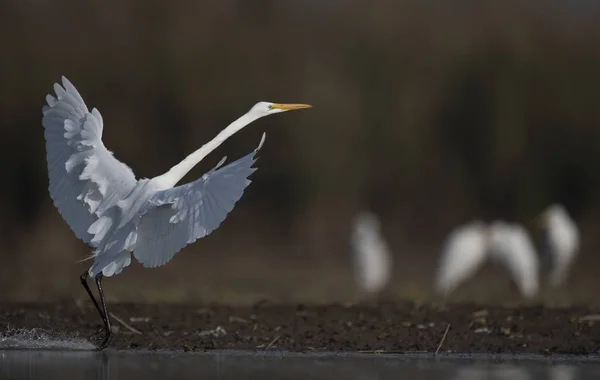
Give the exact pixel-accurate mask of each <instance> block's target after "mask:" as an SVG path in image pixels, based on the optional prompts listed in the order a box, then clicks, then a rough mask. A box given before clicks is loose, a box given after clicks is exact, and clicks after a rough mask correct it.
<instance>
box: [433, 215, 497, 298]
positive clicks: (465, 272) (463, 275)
mask: <svg viewBox="0 0 600 380" xmlns="http://www.w3.org/2000/svg"><path fill="white" fill-rule="evenodd" d="M486 249H487V227H486V225H485V223H483V222H482V221H479V220H477V221H474V222H471V223H468V224H466V225H463V226H459V227H457V228H456V229H455V230H453V231H452V232H450V235H449V236H448V237H447V238H446V241H445V243H444V247H443V250H442V256H441V259H440V263H439V266H438V269H437V274H436V277H435V289H436V292H437V293H440V294H444V295H448V294H450V293H451V292H453V291H454V290H455V289H456V288H457V287H458V286H459V285H460V284H461V283H463V282H464V281H465V280H466V279H467V278H469V277H471V276H473V275H474V274H475V272H477V271H478V270H479V268H480V267H481V266H482V265H483V263H484V262H485V259H486V254H487V253H486Z"/></svg>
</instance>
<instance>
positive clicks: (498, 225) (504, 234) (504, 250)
mask: <svg viewBox="0 0 600 380" xmlns="http://www.w3.org/2000/svg"><path fill="white" fill-rule="evenodd" d="M488 236H489V238H488V239H489V242H488V247H489V255H490V257H491V259H492V260H493V261H495V262H497V263H498V264H500V265H501V266H502V267H503V268H504V269H505V270H506V271H507V272H508V273H509V275H510V277H511V279H512V280H513V282H514V283H515V284H516V285H517V288H518V289H519V291H520V293H521V294H522V295H523V296H524V297H526V298H531V297H533V296H535V295H536V294H537V292H538V290H539V271H538V269H539V268H538V267H539V263H538V256H537V253H536V252H535V247H534V245H533V242H532V241H531V238H530V237H529V234H528V233H527V231H526V230H525V228H523V226H521V225H519V224H516V223H511V224H508V223H505V222H502V221H496V222H493V223H492V224H491V225H490V226H489V235H488Z"/></svg>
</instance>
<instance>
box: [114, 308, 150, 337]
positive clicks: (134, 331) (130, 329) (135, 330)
mask: <svg viewBox="0 0 600 380" xmlns="http://www.w3.org/2000/svg"><path fill="white" fill-rule="evenodd" d="M108 314H109V315H110V316H111V317H112V318H113V319H114V320H115V321H117V322H119V323H120V324H122V325H123V327H125V328H126V329H127V330H129V331H131V332H132V333H134V334H138V335H144V334H142V332H141V331H140V330H138V329H136V328H135V327H132V326H131V325H128V324H127V323H125V321H124V320H122V319H121V318H119V317H117V316H116V315H115V314H114V313H113V312H112V311H109V312H108Z"/></svg>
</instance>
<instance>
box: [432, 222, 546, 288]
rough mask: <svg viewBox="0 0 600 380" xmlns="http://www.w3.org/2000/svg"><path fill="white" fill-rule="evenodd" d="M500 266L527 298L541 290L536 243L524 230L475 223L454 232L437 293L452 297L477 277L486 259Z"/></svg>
mask: <svg viewBox="0 0 600 380" xmlns="http://www.w3.org/2000/svg"><path fill="white" fill-rule="evenodd" d="M488 258H489V259H491V260H493V261H495V262H497V263H498V264H500V265H501V266H502V267H503V268H504V269H505V270H506V271H507V272H508V273H509V275H510V277H511V279H512V280H513V282H514V283H515V284H516V285H517V287H518V288H519V291H520V292H521V294H522V295H523V296H525V297H531V296H533V295H535V294H536V293H537V290H538V284H539V281H538V261H537V255H536V253H535V248H534V247H533V243H532V242H531V239H530V238H529V236H528V234H527V232H526V231H525V229H524V228H523V227H521V226H520V225H517V224H507V223H504V222H502V221H495V222H493V223H491V224H490V225H485V224H484V223H483V222H481V221H475V222H472V223H469V224H466V225H464V226H461V227H458V228H457V229H456V230H454V231H452V232H451V233H450V235H449V236H448V238H447V239H446V243H445V245H444V248H443V251H442V257H441V260H440V265H439V267H438V272H437V275H436V279H435V280H436V283H435V289H436V291H437V292H438V293H442V294H445V295H447V294H449V293H450V292H452V291H453V290H455V289H456V288H457V287H458V285H459V284H461V283H462V282H464V281H465V280H466V279H467V278H468V277H471V276H472V275H474V274H475V273H476V272H477V271H478V270H479V269H480V268H481V267H482V266H483V264H484V262H485V261H486V259H488Z"/></svg>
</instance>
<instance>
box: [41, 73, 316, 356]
mask: <svg viewBox="0 0 600 380" xmlns="http://www.w3.org/2000/svg"><path fill="white" fill-rule="evenodd" d="M54 91H55V92H56V97H54V96H52V95H47V96H46V101H47V103H48V106H44V108H43V115H44V116H43V119H42V125H43V126H44V129H45V131H44V132H45V138H46V153H47V161H48V176H49V180H50V186H49V192H50V197H51V198H52V200H53V201H54V205H55V206H56V208H57V209H58V211H59V212H60V214H61V215H62V217H63V219H64V220H65V221H66V222H67V223H68V224H69V226H70V227H71V229H72V230H73V232H74V233H75V235H76V236H77V237H78V238H79V239H81V240H83V241H84V242H86V243H88V244H89V245H91V246H92V248H93V254H92V256H91V257H90V258H93V259H94V263H93V265H92V266H91V267H90V268H89V270H87V271H86V272H84V273H83V274H82V275H81V283H82V284H83V286H84V288H85V290H86V291H87V293H88V294H89V296H90V298H91V299H92V301H93V303H94V305H95V306H96V309H97V310H98V312H99V313H100V316H101V317H102V320H103V322H104V329H105V336H104V340H103V341H102V343H101V344H100V345H99V349H103V348H104V347H106V346H107V345H108V343H109V341H110V339H111V337H112V334H111V328H110V319H109V316H108V313H107V310H106V302H105V299H104V294H103V292H102V286H101V282H102V278H103V277H109V276H112V275H115V274H118V273H120V272H121V271H122V270H123V268H125V267H126V266H128V265H129V264H130V263H131V253H132V252H133V256H134V257H135V258H136V259H137V260H138V261H139V262H140V263H141V264H142V265H143V266H144V267H158V266H161V265H163V264H165V263H166V262H168V261H169V260H171V258H172V257H173V256H174V255H175V253H177V252H178V251H179V250H181V249H182V248H183V247H185V246H186V245H188V244H191V243H193V242H194V241H196V240H197V239H200V238H202V237H204V236H207V235H208V234H210V233H211V232H212V231H214V230H215V229H216V228H218V227H219V225H220V224H221V222H223V220H224V219H225V218H226V216H227V214H228V213H229V212H230V211H231V210H232V209H233V207H234V205H235V203H236V202H237V201H238V200H239V199H240V198H241V196H242V194H243V192H244V189H245V188H246V187H247V186H248V185H249V184H250V180H248V177H249V176H250V174H252V173H253V172H254V171H255V170H256V169H255V168H252V165H253V164H254V162H255V161H256V158H255V154H256V153H257V152H258V150H259V149H260V148H261V146H262V144H263V142H264V139H265V135H264V134H263V136H262V139H261V141H260V143H259V145H258V147H257V148H256V149H255V150H254V151H253V152H252V153H250V154H248V155H247V156H245V157H243V158H241V159H239V160H237V161H235V162H233V163H230V164H229V165H227V166H224V167H221V165H223V163H224V162H225V159H226V157H224V158H223V159H222V160H221V161H220V162H219V163H218V164H217V166H215V167H214V168H213V169H212V170H210V171H209V172H207V173H206V174H204V175H203V176H202V177H200V178H199V179H197V180H196V181H194V182H191V183H188V184H185V185H181V186H177V187H174V186H175V185H176V184H177V183H178V182H179V181H180V180H181V179H182V178H183V177H184V176H185V175H186V174H187V173H188V172H189V171H190V170H191V169H192V168H193V167H194V166H195V165H196V164H198V162H200V160H202V159H203V158H204V157H206V155H208V154H209V153H210V152H211V151H212V150H214V149H215V148H217V147H218V146H219V145H221V143H223V141H225V140H226V139H227V138H229V137H231V136H232V135H233V134H234V133H236V132H238V131H239V130H240V129H242V128H244V127H245V126H246V125H248V124H250V123H251V122H253V121H254V120H257V119H258V118H261V117H263V116H267V115H272V114H275V113H279V112H284V111H290V110H298V109H302V108H309V107H311V106H310V105H307V104H280V103H269V102H259V103H256V105H254V106H253V107H252V108H251V109H250V111H248V113H246V114H245V115H243V116H241V117H240V118H239V119H237V120H236V121H234V122H233V123H231V124H230V125H229V126H228V127H227V128H225V129H224V130H222V131H221V132H220V133H219V134H218V135H217V136H216V137H215V138H214V139H213V140H211V141H210V142H208V143H206V144H205V145H203V146H202V147H201V148H200V149H198V150H196V151H195V152H193V153H192V154H190V155H189V156H187V157H186V158H185V159H184V160H183V161H181V162H180V163H179V164H177V165H175V166H173V167H172V168H171V169H170V170H169V171H167V172H166V173H164V174H162V175H159V176H158V177H154V178H152V179H147V178H142V179H139V180H136V178H135V176H134V174H133V171H132V170H131V169H130V168H129V167H128V166H127V165H125V164H123V163H122V162H120V161H118V160H117V159H116V158H115V157H114V156H113V154H112V152H110V151H109V150H108V149H106V147H105V146H104V144H103V143H102V130H103V127H104V125H103V121H102V116H101V115H100V112H98V110H97V109H96V108H94V109H92V111H91V112H89V111H88V108H87V106H86V104H85V102H84V101H83V98H82V97H81V95H79V92H78V91H77V90H76V89H75V87H74V86H73V84H71V82H69V81H68V80H67V78H65V77H64V76H63V77H62V86H60V85H59V84H58V83H55V84H54ZM88 275H89V276H91V277H93V278H94V279H95V282H96V286H97V287H98V293H99V295H100V302H101V304H102V309H101V308H100V306H99V304H98V302H96V299H95V298H94V296H93V294H92V292H91V290H90V288H89V286H88V284H87V277H88Z"/></svg>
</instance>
